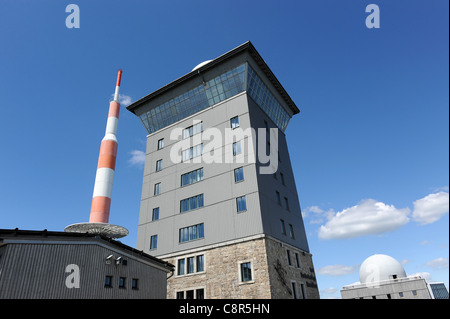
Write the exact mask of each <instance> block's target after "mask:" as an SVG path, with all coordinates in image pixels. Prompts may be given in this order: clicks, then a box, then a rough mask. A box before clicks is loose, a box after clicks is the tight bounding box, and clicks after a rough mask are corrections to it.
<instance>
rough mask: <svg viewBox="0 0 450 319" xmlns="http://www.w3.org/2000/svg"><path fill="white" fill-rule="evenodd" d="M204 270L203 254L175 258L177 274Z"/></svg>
mask: <svg viewBox="0 0 450 319" xmlns="http://www.w3.org/2000/svg"><path fill="white" fill-rule="evenodd" d="M204 271H205V255H193V256H189V257H184V258H180V259H178V260H177V275H178V276H182V275H186V274H195V273H201V272H204Z"/></svg>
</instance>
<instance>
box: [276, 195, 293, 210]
mask: <svg viewBox="0 0 450 319" xmlns="http://www.w3.org/2000/svg"><path fill="white" fill-rule="evenodd" d="M275 195H276V198H277V204H278V205H280V206H283V205H282V204H281V195H280V192H279V191H275ZM284 207H285V208H286V209H287V210H288V211H289V210H290V209H289V200H288V198H287V197H286V196H285V197H284Z"/></svg>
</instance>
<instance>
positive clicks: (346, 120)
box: [0, 0, 449, 299]
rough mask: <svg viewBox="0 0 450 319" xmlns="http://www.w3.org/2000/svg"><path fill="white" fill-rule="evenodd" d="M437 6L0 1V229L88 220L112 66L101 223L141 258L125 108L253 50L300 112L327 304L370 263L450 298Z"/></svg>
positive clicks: (358, 0)
mask: <svg viewBox="0 0 450 319" xmlns="http://www.w3.org/2000/svg"><path fill="white" fill-rule="evenodd" d="M69 4H76V5H78V8H79V18H80V19H79V22H80V24H79V28H68V27H67V25H66V18H67V17H68V16H69V15H70V14H71V13H72V11H70V10H69V12H66V7H67V6H68V5H69ZM369 4H376V5H377V6H378V8H379V22H380V24H379V28H368V27H367V25H366V18H367V17H368V16H369V15H371V14H372V12H371V11H369V12H366V7H367V6H368V5H369ZM448 6H449V3H448V1H445V0H431V1H425V0H423V1H400V0H390V1H384V0H370V1H364V0H343V1H332V0H314V1H313V0H308V1H288V0H283V1H267V0H259V1H250V0H247V1H237V0H229V1H203V0H193V1H174V0H170V1H135V0H130V1H118V0H110V1H103V0H98V1H76V0H70V1H61V0H58V1H56V0H39V1H31V0H27V1H25V0H2V1H1V2H0V43H1V45H0V101H1V102H0V105H1V111H2V112H1V114H0V147H1V148H0V150H1V151H0V152H1V156H0V228H6V229H11V228H16V227H17V228H20V229H31V230H42V229H48V230H53V231H62V230H63V229H64V227H66V226H67V225H70V224H74V223H78V222H86V221H88V219H89V213H90V205H91V200H92V191H93V186H94V179H95V173H96V168H97V160H98V152H99V147H100V142H101V139H102V138H103V135H104V131H105V126H106V118H107V112H108V108H109V100H110V99H111V97H112V94H113V93H114V88H115V80H116V76H117V70H118V69H119V68H121V69H123V76H122V85H121V95H122V96H121V102H122V108H121V113H120V119H119V127H118V141H119V148H118V157H117V162H116V170H115V177H114V187H113V193H112V204H111V214H110V222H111V223H113V224H118V225H122V226H124V227H126V228H127V229H128V230H129V231H130V234H129V235H128V236H127V237H124V238H122V239H120V241H122V242H123V243H125V244H127V245H129V246H132V247H135V245H136V238H137V224H138V218H139V207H140V197H141V187H142V177H143V161H142V158H143V156H142V155H143V152H144V151H145V145H146V131H145V129H144V127H143V126H142V124H141V123H140V121H139V119H138V118H137V117H136V116H135V115H134V114H132V113H130V112H129V111H127V110H126V108H125V107H124V106H126V105H127V104H129V103H131V102H132V101H136V100H137V99H139V98H141V97H143V96H145V95H147V94H149V93H151V92H153V91H155V90H157V89H159V88H160V87H162V86H164V85H165V84H167V83H169V82H171V81H173V80H175V79H177V78H179V77H181V76H183V75H184V74H186V73H188V72H190V71H191V70H192V68H193V67H194V66H196V65H197V64H199V63H200V62H202V61H205V60H210V59H214V58H216V57H218V56H220V55H221V54H223V53H225V52H227V51H229V50H231V49H233V48H235V47H237V46H239V45H240V44H242V43H244V42H246V41H248V40H250V41H251V42H252V43H253V45H254V46H255V47H256V49H257V50H258V52H259V53H260V55H261V56H262V57H263V58H264V60H265V61H266V63H267V64H268V66H269V67H270V68H271V70H272V71H273V73H274V74H275V75H276V77H277V78H278V80H279V81H280V82H281V84H282V85H283V86H284V88H285V89H286V91H287V92H288V93H289V95H290V96H291V98H292V99H293V101H294V102H295V103H296V104H297V106H298V107H299V109H300V111H301V112H300V114H298V115H295V116H294V117H293V118H292V119H291V121H290V123H289V126H288V128H287V130H286V137H287V142H288V148H289V152H290V156H291V162H292V167H293V171H294V176H295V181H296V185H297V191H298V194H299V199H300V204H301V207H302V215H303V218H304V224H305V229H306V232H307V236H308V243H309V247H310V251H311V253H312V254H313V262H314V267H315V270H316V276H317V281H318V287H319V291H320V295H321V298H324V299H327V298H340V289H342V287H343V286H345V285H349V284H352V283H355V282H358V281H359V277H358V271H359V266H360V265H361V263H362V262H363V261H364V260H365V259H366V258H367V257H369V256H371V255H373V254H387V255H390V256H392V257H394V258H395V259H397V260H398V261H399V262H401V263H402V265H403V267H404V268H405V271H406V273H407V274H408V275H413V274H421V275H422V276H423V277H425V278H426V279H427V280H429V281H440V282H444V283H445V285H446V286H447V288H448V287H449V279H448V277H449V276H448V274H449V270H448V258H449V254H448V252H449V246H448V244H449V214H448V211H449V208H448V207H449V171H448V169H449V168H448V167H449V91H448V87H449V73H448V72H449V71H448V70H449V62H448V61H449V42H448V41H449V40H448V38H449V17H448V12H449V8H448ZM70 21H72V22H74V21H75V20H70ZM70 21H69V22H70ZM369 22H375V20H372V19H369ZM69 25H70V23H69ZM369 25H370V23H369Z"/></svg>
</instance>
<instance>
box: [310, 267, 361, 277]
mask: <svg viewBox="0 0 450 319" xmlns="http://www.w3.org/2000/svg"><path fill="white" fill-rule="evenodd" d="M358 269H359V266H358V265H354V266H345V265H329V266H325V267H322V268H320V269H318V270H317V274H319V275H328V276H345V275H348V274H353V273H355V272H357V271H358Z"/></svg>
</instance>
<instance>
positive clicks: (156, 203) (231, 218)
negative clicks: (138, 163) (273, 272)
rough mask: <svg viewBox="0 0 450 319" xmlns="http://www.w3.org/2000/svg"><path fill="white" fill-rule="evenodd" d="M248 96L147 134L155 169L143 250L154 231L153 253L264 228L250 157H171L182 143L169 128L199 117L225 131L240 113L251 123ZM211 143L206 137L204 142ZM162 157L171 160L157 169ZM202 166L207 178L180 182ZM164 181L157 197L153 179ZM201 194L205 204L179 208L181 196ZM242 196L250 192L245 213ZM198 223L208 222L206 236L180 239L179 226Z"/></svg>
mask: <svg viewBox="0 0 450 319" xmlns="http://www.w3.org/2000/svg"><path fill="white" fill-rule="evenodd" d="M246 101H247V98H246V95H245V94H240V95H238V96H235V97H233V98H230V99H229V100H227V101H224V102H222V103H220V104H219V105H217V106H215V107H213V108H210V109H208V110H206V111H202V112H199V113H197V114H195V115H193V116H191V117H189V118H187V119H185V120H183V121H180V122H179V123H176V125H172V126H169V127H167V128H165V129H163V130H160V131H158V132H156V133H154V134H151V135H149V136H148V137H147V139H148V143H147V154H146V165H147V166H149V167H150V168H146V169H145V173H144V174H145V175H144V182H143V184H144V186H143V194H142V202H143V203H142V204H141V211H140V215H141V216H140V225H139V231H138V247H139V249H144V250H145V251H146V252H149V250H148V249H149V245H150V236H152V235H156V234H157V235H158V247H157V249H155V250H152V251H151V252H150V253H151V254H154V255H155V256H158V255H164V254H167V253H170V252H174V251H179V250H185V249H191V248H195V247H199V246H203V245H209V244H214V243H218V242H222V241H227V240H231V239H235V238H240V237H245V236H250V235H254V234H258V233H262V222H261V218H260V213H259V211H260V207H259V200H258V199H257V198H258V195H257V191H258V188H257V179H256V168H255V164H254V163H247V160H244V162H245V163H214V164H212V165H209V164H206V163H179V164H173V163H171V162H170V150H171V148H172V147H173V146H174V143H176V142H177V141H170V132H171V130H172V129H173V128H175V127H181V128H185V127H188V126H190V125H192V124H193V120H194V119H196V120H201V121H202V122H203V129H204V130H206V129H208V128H211V127H214V128H217V129H218V130H220V131H221V132H224V130H225V128H230V119H231V118H232V117H234V116H237V115H238V116H239V122H240V125H241V127H243V128H246V127H250V119H249V115H248V109H247V102H246ZM161 138H164V149H162V150H157V149H156V144H157V141H158V140H160V139H161ZM193 138H194V137H192V138H191V139H193ZM249 138H250V139H251V138H252V137H246V138H245V141H246V145H247V144H248V139H249ZM166 142H167V143H166ZM207 142H208V141H204V143H205V144H206V143H207ZM245 150H248V149H247V148H245ZM231 151H232V145H231V143H229V144H225V145H223V147H222V155H223V157H224V156H226V154H228V153H230V152H231ZM160 158H163V162H167V165H166V166H164V168H163V169H162V170H161V171H159V172H155V171H154V169H153V167H155V165H156V160H158V159H160ZM201 167H203V169H204V173H203V175H204V179H203V180H202V181H200V182H197V183H195V184H192V185H188V186H184V187H181V175H182V174H183V173H186V172H189V171H192V170H195V169H198V168H201ZM237 167H244V174H245V181H244V182H240V183H235V181H234V169H235V168H237ZM159 182H160V183H161V194H160V195H158V196H154V195H153V189H154V184H155V183H159ZM198 194H204V207H202V208H199V209H196V210H193V211H189V212H185V213H180V201H181V200H182V199H185V198H189V197H191V196H194V195H198ZM243 195H246V196H247V207H248V209H247V211H246V212H243V213H237V209H236V197H239V196H243ZM155 207H160V212H159V220H158V221H153V222H152V221H151V214H152V210H153V208H155ZM198 223H204V225H205V226H204V227H205V238H203V239H198V240H194V241H192V242H185V243H179V242H178V231H179V229H180V228H183V227H187V226H191V225H195V224H198Z"/></svg>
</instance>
